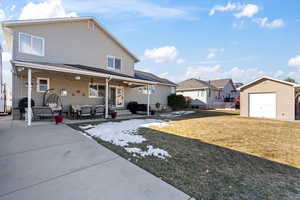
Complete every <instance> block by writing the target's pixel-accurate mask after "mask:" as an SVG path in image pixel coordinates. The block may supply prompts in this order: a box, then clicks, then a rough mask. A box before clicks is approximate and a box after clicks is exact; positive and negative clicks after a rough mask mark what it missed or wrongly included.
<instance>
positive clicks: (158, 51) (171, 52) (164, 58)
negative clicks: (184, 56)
mask: <svg viewBox="0 0 300 200" xmlns="http://www.w3.org/2000/svg"><path fill="white" fill-rule="evenodd" d="M177 55H178V52H177V49H176V47H174V46H164V47H160V48H154V49H146V50H145V52H144V56H145V57H146V58H149V59H151V60H154V62H156V63H165V62H169V61H172V60H174V59H176V57H177Z"/></svg>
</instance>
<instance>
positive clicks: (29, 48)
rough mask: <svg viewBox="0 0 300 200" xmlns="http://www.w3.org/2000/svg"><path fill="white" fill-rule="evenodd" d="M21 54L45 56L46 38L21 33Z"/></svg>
mask: <svg viewBox="0 0 300 200" xmlns="http://www.w3.org/2000/svg"><path fill="white" fill-rule="evenodd" d="M19 52H21V53H26V54H32V55H37V56H44V54H45V49H44V38H41V37H37V36H33V35H30V34H27V33H19Z"/></svg>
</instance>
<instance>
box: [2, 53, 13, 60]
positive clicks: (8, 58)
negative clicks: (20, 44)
mask: <svg viewBox="0 0 300 200" xmlns="http://www.w3.org/2000/svg"><path fill="white" fill-rule="evenodd" d="M10 60H11V53H10V52H7V51H4V52H2V61H3V62H9V61H10Z"/></svg>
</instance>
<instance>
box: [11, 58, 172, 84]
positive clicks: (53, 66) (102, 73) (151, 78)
mask: <svg viewBox="0 0 300 200" xmlns="http://www.w3.org/2000/svg"><path fill="white" fill-rule="evenodd" d="M11 62H12V64H13V65H15V66H20V67H26V68H33V69H41V70H49V71H58V72H65V73H73V74H81V75H88V76H96V77H103V78H109V77H111V78H113V79H118V80H124V81H132V82H138V83H145V84H161V85H170V86H175V85H176V84H175V83H173V82H171V81H169V80H167V79H163V78H160V77H158V76H155V75H154V74H151V73H146V72H141V71H135V75H134V76H129V75H126V74H122V73H119V72H115V71H110V70H106V69H101V68H96V67H90V66H85V65H79V64H62V63H48V62H32V61H20V60H13V61H11Z"/></svg>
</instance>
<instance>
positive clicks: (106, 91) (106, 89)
mask: <svg viewBox="0 0 300 200" xmlns="http://www.w3.org/2000/svg"><path fill="white" fill-rule="evenodd" d="M110 80H111V78H106V79H105V118H106V119H107V118H108V90H109V81H110Z"/></svg>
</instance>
